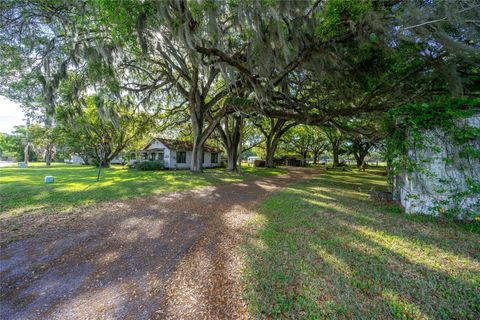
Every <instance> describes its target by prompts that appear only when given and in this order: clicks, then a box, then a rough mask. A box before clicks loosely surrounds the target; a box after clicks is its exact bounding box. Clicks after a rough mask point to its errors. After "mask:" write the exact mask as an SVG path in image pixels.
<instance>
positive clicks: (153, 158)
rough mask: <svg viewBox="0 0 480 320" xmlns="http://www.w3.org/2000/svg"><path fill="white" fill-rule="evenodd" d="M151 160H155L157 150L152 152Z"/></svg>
mask: <svg viewBox="0 0 480 320" xmlns="http://www.w3.org/2000/svg"><path fill="white" fill-rule="evenodd" d="M150 160H151V161H154V160H155V152H153V153H150Z"/></svg>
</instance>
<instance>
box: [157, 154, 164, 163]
mask: <svg viewBox="0 0 480 320" xmlns="http://www.w3.org/2000/svg"><path fill="white" fill-rule="evenodd" d="M157 160H160V161H163V152H160V153H158V154H157Z"/></svg>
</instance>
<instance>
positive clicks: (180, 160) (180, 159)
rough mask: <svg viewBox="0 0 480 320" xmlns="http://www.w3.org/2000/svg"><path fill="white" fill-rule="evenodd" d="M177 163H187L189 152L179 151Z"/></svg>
mask: <svg viewBox="0 0 480 320" xmlns="http://www.w3.org/2000/svg"><path fill="white" fill-rule="evenodd" d="M177 163H187V152H185V151H177Z"/></svg>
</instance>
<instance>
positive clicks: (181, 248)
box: [0, 168, 316, 319]
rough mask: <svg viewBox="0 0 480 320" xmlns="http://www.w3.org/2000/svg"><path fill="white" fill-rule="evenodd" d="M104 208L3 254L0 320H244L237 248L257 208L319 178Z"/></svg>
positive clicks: (295, 173) (298, 173) (294, 173)
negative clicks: (287, 189) (281, 191)
mask: <svg viewBox="0 0 480 320" xmlns="http://www.w3.org/2000/svg"><path fill="white" fill-rule="evenodd" d="M315 173H316V171H315V170H313V169H305V168H298V169H292V170H290V171H289V173H288V174H285V175H280V176H276V177H270V178H267V179H262V180H255V181H248V182H244V183H231V184H224V185H219V186H216V187H208V188H202V189H197V190H192V191H188V192H178V193H167V194H163V195H160V196H154V197H147V198H138V199H133V200H126V201H117V202H113V203H105V204H101V205H97V206H95V207H89V208H87V209H85V210H84V212H83V211H82V214H80V215H78V216H76V218H75V219H73V220H72V219H64V220H59V221H58V223H56V224H55V226H54V227H52V226H51V225H50V226H44V227H40V228H37V230H36V232H35V233H36V236H35V237H34V238H28V239H24V240H18V241H16V242H13V243H10V244H9V245H7V246H6V247H4V248H2V249H1V254H0V280H1V282H0V319H151V318H157V319H243V318H246V317H247V313H246V309H245V306H244V305H243V303H242V299H241V292H242V285H241V281H240V269H241V261H242V259H241V254H240V250H239V243H240V241H241V239H242V235H243V232H244V231H245V228H246V227H247V226H246V225H245V222H246V221H247V220H248V219H249V218H250V217H252V215H253V214H254V207H255V204H256V203H257V202H258V201H259V200H261V199H263V198H264V197H266V196H267V195H268V194H270V193H271V192H272V191H275V190H277V189H279V188H281V187H284V186H286V185H288V184H290V183H292V182H294V181H296V180H299V179H303V178H306V177H309V176H311V175H312V174H315Z"/></svg>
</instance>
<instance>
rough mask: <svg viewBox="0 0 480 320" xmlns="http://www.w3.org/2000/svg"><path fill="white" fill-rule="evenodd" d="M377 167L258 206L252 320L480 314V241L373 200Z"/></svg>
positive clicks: (250, 254)
mask: <svg viewBox="0 0 480 320" xmlns="http://www.w3.org/2000/svg"><path fill="white" fill-rule="evenodd" d="M380 170H381V169H378V172H377V171H374V170H372V169H369V171H370V172H366V173H363V172H358V171H345V172H342V171H332V172H330V171H328V172H327V173H324V174H321V175H319V176H316V177H312V179H311V180H309V181H302V182H300V183H298V184H296V185H292V186H290V187H289V188H285V189H283V190H281V191H280V192H277V193H275V195H273V196H272V197H269V198H268V199H266V200H264V201H263V202H262V203H261V205H260V206H259V209H258V214H257V216H256V217H255V218H254V219H252V222H251V226H252V228H254V230H255V231H254V232H253V231H252V233H248V234H247V235H246V240H245V257H246V258H245V270H244V273H243V274H244V281H245V285H246V290H245V299H246V301H247V305H248V307H249V310H250V312H251V317H252V318H258V319H263V318H273V319H277V318H282V319H472V320H473V319H475V320H476V319H477V318H478V314H480V307H479V306H480V293H479V292H480V291H479V290H478V288H479V286H480V266H479V260H480V259H479V257H480V256H479V255H478V252H480V235H479V234H478V233H474V232H470V231H467V228H466V227H464V225H461V224H457V223H453V222H452V223H445V222H442V221H439V220H435V219H431V218H430V219H421V218H420V217H412V216H409V215H404V214H401V213H398V210H392V208H395V204H389V203H381V202H375V201H373V200H370V199H368V191H369V190H371V189H372V188H375V189H376V190H379V189H381V190H385V188H386V186H387V183H386V180H385V179H386V178H385V176H383V175H381V171H380ZM374 172H376V173H378V174H374ZM468 230H470V229H468ZM257 244H260V245H257Z"/></svg>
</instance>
